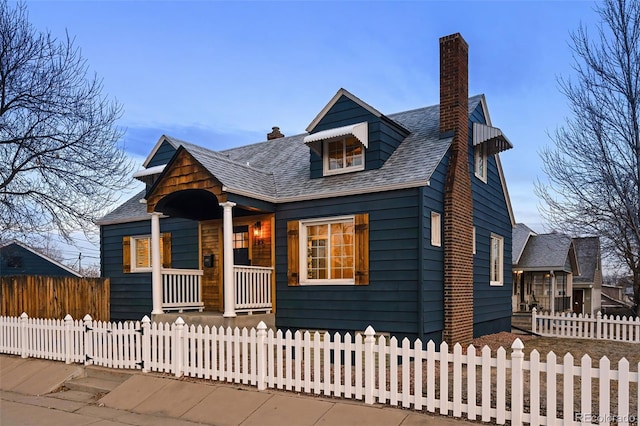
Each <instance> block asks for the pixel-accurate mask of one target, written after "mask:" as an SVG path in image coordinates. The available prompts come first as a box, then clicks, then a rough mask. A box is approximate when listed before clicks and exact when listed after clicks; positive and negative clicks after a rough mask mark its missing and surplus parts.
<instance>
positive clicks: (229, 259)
mask: <svg viewBox="0 0 640 426" xmlns="http://www.w3.org/2000/svg"><path fill="white" fill-rule="evenodd" d="M225 189H226V188H225V187H224V186H223V185H222V184H221V183H220V181H219V180H218V179H217V178H216V177H215V176H213V174H212V173H211V172H210V170H209V169H208V168H205V167H203V166H202V165H201V163H200V162H199V161H197V160H196V159H195V158H194V157H193V156H192V155H191V154H190V153H189V152H187V151H186V150H184V149H183V148H182V147H180V148H179V149H178V151H177V152H176V154H175V155H174V157H173V158H172V159H171V161H170V162H169V164H167V165H166V167H165V168H164V170H163V172H162V173H161V174H160V175H159V176H158V178H157V179H156V180H155V181H154V182H153V184H152V185H151V187H150V189H149V190H148V192H147V197H146V203H147V212H148V213H149V214H150V220H151V239H150V245H151V281H152V283H151V284H152V285H151V287H152V298H153V309H152V312H151V313H152V315H154V316H158V315H162V314H164V313H165V312H177V313H184V312H186V311H197V312H211V313H222V316H223V317H224V318H234V317H236V316H237V314H238V313H246V314H254V313H272V312H274V309H275V304H274V299H275V297H274V296H275V280H274V258H275V255H274V250H275V243H274V239H273V229H274V214H273V212H274V210H275V209H274V208H273V206H272V205H271V204H270V203H267V202H264V201H261V200H257V199H254V198H251V197H245V196H239V195H237V194H229V193H227V192H226V191H225ZM161 217H174V218H181V219H186V220H189V221H195V222H197V223H198V235H197V239H198V241H197V250H198V263H199V267H198V268H197V269H175V268H163V267H162V264H163V260H162V259H161V253H163V250H165V251H166V248H163V247H162V244H163V243H162V238H163V237H162V236H163V235H165V234H164V233H165V232H166V230H165V229H163V230H162V231H163V233H161V229H160V228H161V222H162V221H161ZM172 256H173V257H176V256H178V254H177V253H173V254H172ZM164 263H165V264H166V262H164Z"/></svg>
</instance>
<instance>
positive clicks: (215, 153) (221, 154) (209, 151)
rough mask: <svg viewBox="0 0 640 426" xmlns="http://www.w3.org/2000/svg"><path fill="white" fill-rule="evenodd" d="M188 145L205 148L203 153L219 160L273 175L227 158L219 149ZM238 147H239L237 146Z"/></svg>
mask: <svg viewBox="0 0 640 426" xmlns="http://www.w3.org/2000/svg"><path fill="white" fill-rule="evenodd" d="M258 143H259V142H258ZM190 145H192V146H194V147H197V148H200V149H203V150H205V151H206V152H205V153H204V154H213V155H215V156H217V157H218V158H219V159H220V160H223V161H226V162H228V163H230V164H233V165H236V166H239V167H242V168H245V169H250V170H253V171H256V172H260V173H262V174H266V175H273V172H267V171H265V170H262V169H258V168H256V167H253V166H251V165H250V164H245V163H241V162H239V161H236V160H232V159H231V158H229V156H228V155H226V154H223V153H221V152H220V151H214V150H212V149H209V148H205V147H201V146H199V145H195V144H190ZM244 146H247V145H244ZM238 148H240V147H238ZM184 149H186V150H187V151H189V149H188V148H187V147H186V146H185V147H184Z"/></svg>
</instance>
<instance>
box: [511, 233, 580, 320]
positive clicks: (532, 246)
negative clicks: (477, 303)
mask: <svg viewBox="0 0 640 426" xmlns="http://www.w3.org/2000/svg"><path fill="white" fill-rule="evenodd" d="M512 255H513V259H512V262H513V283H514V285H513V297H512V309H513V312H528V311H530V310H531V309H533V308H534V307H535V308H537V309H538V310H541V309H542V310H545V311H551V312H565V311H568V310H571V309H572V302H571V296H572V290H573V277H574V276H575V275H579V272H580V271H579V266H578V258H577V255H576V249H575V246H574V243H573V241H572V239H571V238H570V237H568V236H567V235H563V234H559V233H555V232H553V233H550V234H537V233H536V232H534V231H532V230H531V229H530V228H529V227H527V226H526V225H524V224H522V223H518V224H517V225H516V227H515V229H514V230H513V252H512Z"/></svg>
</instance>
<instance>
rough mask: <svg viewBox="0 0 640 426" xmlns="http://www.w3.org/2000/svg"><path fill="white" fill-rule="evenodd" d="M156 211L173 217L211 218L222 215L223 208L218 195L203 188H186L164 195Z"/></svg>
mask: <svg viewBox="0 0 640 426" xmlns="http://www.w3.org/2000/svg"><path fill="white" fill-rule="evenodd" d="M155 210H156V211H158V212H162V213H163V214H165V215H168V216H173V217H181V218H185V219H191V220H210V219H220V218H221V217H222V208H220V205H219V201H218V199H217V198H216V196H215V195H214V194H213V193H211V192H209V191H205V190H202V189H186V190H184V191H177V192H173V193H171V194H169V195H166V196H165V197H163V198H162V199H161V200H160V201H158V204H156V208H155Z"/></svg>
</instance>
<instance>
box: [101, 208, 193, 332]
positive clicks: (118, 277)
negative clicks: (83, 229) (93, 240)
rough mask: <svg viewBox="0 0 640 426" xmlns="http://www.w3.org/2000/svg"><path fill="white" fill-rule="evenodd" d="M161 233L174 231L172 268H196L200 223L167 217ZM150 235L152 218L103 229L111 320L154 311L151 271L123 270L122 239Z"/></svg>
mask: <svg viewBox="0 0 640 426" xmlns="http://www.w3.org/2000/svg"><path fill="white" fill-rule="evenodd" d="M160 232H163V233H164V232H168V233H170V234H171V257H172V259H171V260H172V264H171V267H172V268H185V269H197V268H198V267H199V262H198V222H196V221H191V220H186V219H176V218H165V219H161V220H160ZM149 234H151V220H148V221H141V222H131V223H121V224H115V225H103V226H101V228H100V239H101V241H102V259H101V262H102V265H101V266H102V276H104V277H109V278H111V320H113V321H121V320H139V319H142V317H143V316H145V315H150V313H151V308H152V306H151V302H152V300H151V273H129V274H126V273H123V271H122V239H123V237H125V236H134V235H149Z"/></svg>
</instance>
